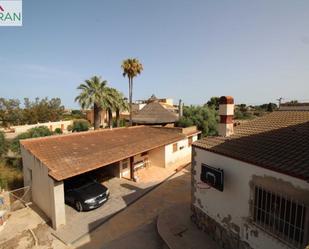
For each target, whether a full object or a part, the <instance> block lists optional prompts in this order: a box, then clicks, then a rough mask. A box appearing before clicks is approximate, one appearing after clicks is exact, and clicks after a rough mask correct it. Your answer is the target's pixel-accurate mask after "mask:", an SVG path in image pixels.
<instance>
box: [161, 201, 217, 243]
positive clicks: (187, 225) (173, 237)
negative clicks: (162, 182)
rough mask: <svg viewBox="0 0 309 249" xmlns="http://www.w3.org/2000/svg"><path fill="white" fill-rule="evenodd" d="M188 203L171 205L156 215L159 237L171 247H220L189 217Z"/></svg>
mask: <svg viewBox="0 0 309 249" xmlns="http://www.w3.org/2000/svg"><path fill="white" fill-rule="evenodd" d="M190 213H191V211H190V205H188V204H185V205H182V206H179V205H177V206H172V207H170V208H167V209H166V210H164V211H163V212H162V213H161V214H160V215H159V217H158V220H157V229H158V233H159V235H160V237H161V238H162V239H163V240H164V242H165V243H166V244H167V245H168V247H169V248H171V249H189V248H190V249H220V247H219V246H218V245H217V244H216V242H215V241H214V240H213V239H212V238H211V237H210V236H207V234H205V233H204V232H203V231H201V230H199V229H198V228H197V226H196V225H195V224H194V223H193V222H192V221H191V219H190V216H191V215H190Z"/></svg>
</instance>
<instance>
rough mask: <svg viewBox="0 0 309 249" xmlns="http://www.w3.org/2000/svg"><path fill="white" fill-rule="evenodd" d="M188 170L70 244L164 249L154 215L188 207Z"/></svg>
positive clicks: (113, 248) (110, 248)
mask: <svg viewBox="0 0 309 249" xmlns="http://www.w3.org/2000/svg"><path fill="white" fill-rule="evenodd" d="M190 181H191V174H190V168H189V167H187V168H185V169H183V170H181V171H180V172H178V173H177V174H175V175H174V176H173V177H171V178H169V179H168V180H167V181H166V182H164V183H163V184H162V185H160V186H158V187H157V188H156V189H155V190H153V191H151V192H150V193H148V194H147V195H144V196H143V197H142V198H141V199H139V200H138V201H136V202H135V203H133V204H132V205H130V206H129V207H127V208H126V209H125V210H123V211H121V212H120V213H118V214H117V215H116V216H114V217H112V218H111V219H109V220H108V221H106V222H105V223H104V224H102V225H101V226H99V227H98V228H97V229H95V230H94V231H92V232H90V233H89V234H87V235H85V236H83V237H82V238H80V239H79V240H78V241H75V242H74V243H73V246H74V247H75V248H79V249H92V248H95V249H99V248H102V249H129V248H130V249H131V248H136V249H139V248H140V249H142V248H147V249H163V248H166V247H165V245H164V243H163V241H162V240H161V239H160V237H159V236H158V233H157V228H156V220H157V216H158V215H159V214H160V213H161V212H162V211H163V210H165V209H166V208H168V207H170V206H172V205H189V203H190V190H191V184H190Z"/></svg>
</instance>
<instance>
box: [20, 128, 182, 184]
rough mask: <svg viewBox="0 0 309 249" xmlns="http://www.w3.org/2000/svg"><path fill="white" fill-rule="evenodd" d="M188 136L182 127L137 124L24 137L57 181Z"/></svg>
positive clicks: (26, 145)
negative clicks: (48, 135) (116, 127)
mask: <svg viewBox="0 0 309 249" xmlns="http://www.w3.org/2000/svg"><path fill="white" fill-rule="evenodd" d="M184 138H186V135H185V134H183V133H181V131H180V130H179V129H171V128H163V127H161V128H159V127H146V126H135V127H130V128H118V129H112V130H100V131H91V132H80V133H74V134H69V135H59V136H51V137H43V138H35V139H26V140H22V141H21V144H22V146H23V147H24V148H25V149H26V150H27V151H29V152H30V153H31V154H33V155H34V156H35V157H36V158H37V159H38V160H40V161H41V162H42V163H43V164H44V165H45V166H46V167H47V168H48V169H49V175H50V176H51V177H52V178H54V179H55V180H57V181H62V180H65V179H67V178H70V177H73V176H76V175H80V174H82V173H85V172H89V171H91V170H94V169H97V168H100V167H103V166H106V165H109V164H112V163H114V162H118V161H120V160H123V159H125V158H128V157H131V156H134V155H136V154H140V153H142V152H145V151H149V150H151V149H154V148H157V147H160V146H163V145H166V144H170V143H173V142H176V141H178V140H181V139H184Z"/></svg>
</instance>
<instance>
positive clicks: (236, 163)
mask: <svg viewBox="0 0 309 249" xmlns="http://www.w3.org/2000/svg"><path fill="white" fill-rule="evenodd" d="M224 100H226V99H224V98H223V102H226V101H224ZM223 104H225V105H226V103H223ZM227 105H230V107H231V106H232V105H233V103H231V102H230V103H228V104H227ZM223 109H224V108H223ZM225 109H226V108H225ZM225 114H226V115H227V113H224V112H221V115H225ZM220 120H221V121H222V122H220V125H221V130H220V134H219V135H220V136H218V137H209V138H204V139H202V140H199V141H197V142H195V143H194V144H193V147H192V219H193V221H194V222H195V223H196V224H197V225H198V227H199V228H201V229H202V230H204V231H205V232H206V233H208V234H210V235H211V236H212V237H213V238H214V239H215V240H216V241H217V242H218V243H219V244H220V245H221V246H222V247H223V248H233V249H238V248H246V249H249V248H253V249H258V248H261V249H262V248H263V249H268V248H269V249H283V248H285V249H287V248H305V246H306V245H307V244H308V239H309V230H308V229H309V213H308V212H309V209H308V208H309V183H308V181H309V142H308V141H309V111H305V110H299V109H298V110H297V111H294V110H289V111H277V112H273V113H270V114H267V115H266V116H264V117H261V118H258V119H256V120H252V121H249V122H246V123H244V124H241V125H239V126H236V127H232V128H231V126H230V125H229V124H228V122H225V121H226V120H229V118H226V117H221V118H220ZM224 127H225V129H224Z"/></svg>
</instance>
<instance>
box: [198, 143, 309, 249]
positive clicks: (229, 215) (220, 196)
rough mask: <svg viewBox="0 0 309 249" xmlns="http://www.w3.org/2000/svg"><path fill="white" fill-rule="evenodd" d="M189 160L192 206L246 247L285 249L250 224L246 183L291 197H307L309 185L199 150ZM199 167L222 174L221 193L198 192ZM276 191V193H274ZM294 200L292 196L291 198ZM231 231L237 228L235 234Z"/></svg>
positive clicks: (214, 190)
mask: <svg viewBox="0 0 309 249" xmlns="http://www.w3.org/2000/svg"><path fill="white" fill-rule="evenodd" d="M194 150H195V156H193V160H194V161H193V162H192V164H193V167H194V168H193V171H192V172H193V174H194V175H193V184H195V185H194V186H193V189H194V191H195V192H194V191H193V195H194V196H193V198H192V199H193V200H195V201H193V205H195V206H196V207H198V208H199V209H201V210H203V211H204V213H206V214H207V215H208V216H210V217H211V218H212V219H214V220H215V221H216V222H218V223H219V224H221V225H222V226H223V227H225V228H226V229H228V230H229V231H231V232H233V233H235V234H236V233H238V235H239V236H240V238H241V239H242V240H243V241H245V242H247V243H249V244H250V246H251V247H252V248H256V249H257V248H265V249H266V248H271V249H283V248H289V247H287V246H286V245H285V244H284V243H283V242H280V241H279V240H277V239H275V238H274V237H273V236H271V235H270V234H268V233H266V232H263V230H261V229H259V228H258V227H257V226H255V225H254V224H252V223H251V222H250V220H249V218H250V206H249V202H250V198H251V197H250V194H251V188H250V183H252V182H255V181H256V180H257V179H258V180H259V181H262V182H268V184H269V183H270V184H269V185H270V186H271V190H274V191H279V193H281V192H282V193H283V192H284V191H283V189H286V190H287V191H289V190H291V191H292V192H293V191H294V192H293V193H300V192H302V193H307V195H303V196H307V197H306V198H308V197H309V184H308V183H307V182H305V181H302V180H300V179H297V178H294V177H290V176H287V175H284V174H280V173H276V172H274V171H271V170H267V169H264V168H261V167H257V166H254V165H251V164H248V163H245V162H241V161H238V160H234V159H231V158H229V157H225V156H221V155H218V154H215V153H211V152H209V151H205V150H202V149H199V148H194ZM201 163H205V164H208V165H210V166H213V167H216V168H221V169H223V170H224V191H223V192H220V191H218V190H216V189H212V188H210V189H199V188H197V187H196V183H197V182H200V174H201ZM275 189H276V190H275ZM293 196H295V195H293ZM227 221H228V222H227ZM233 228H238V229H239V232H236V230H238V229H236V230H234V229H233Z"/></svg>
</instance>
